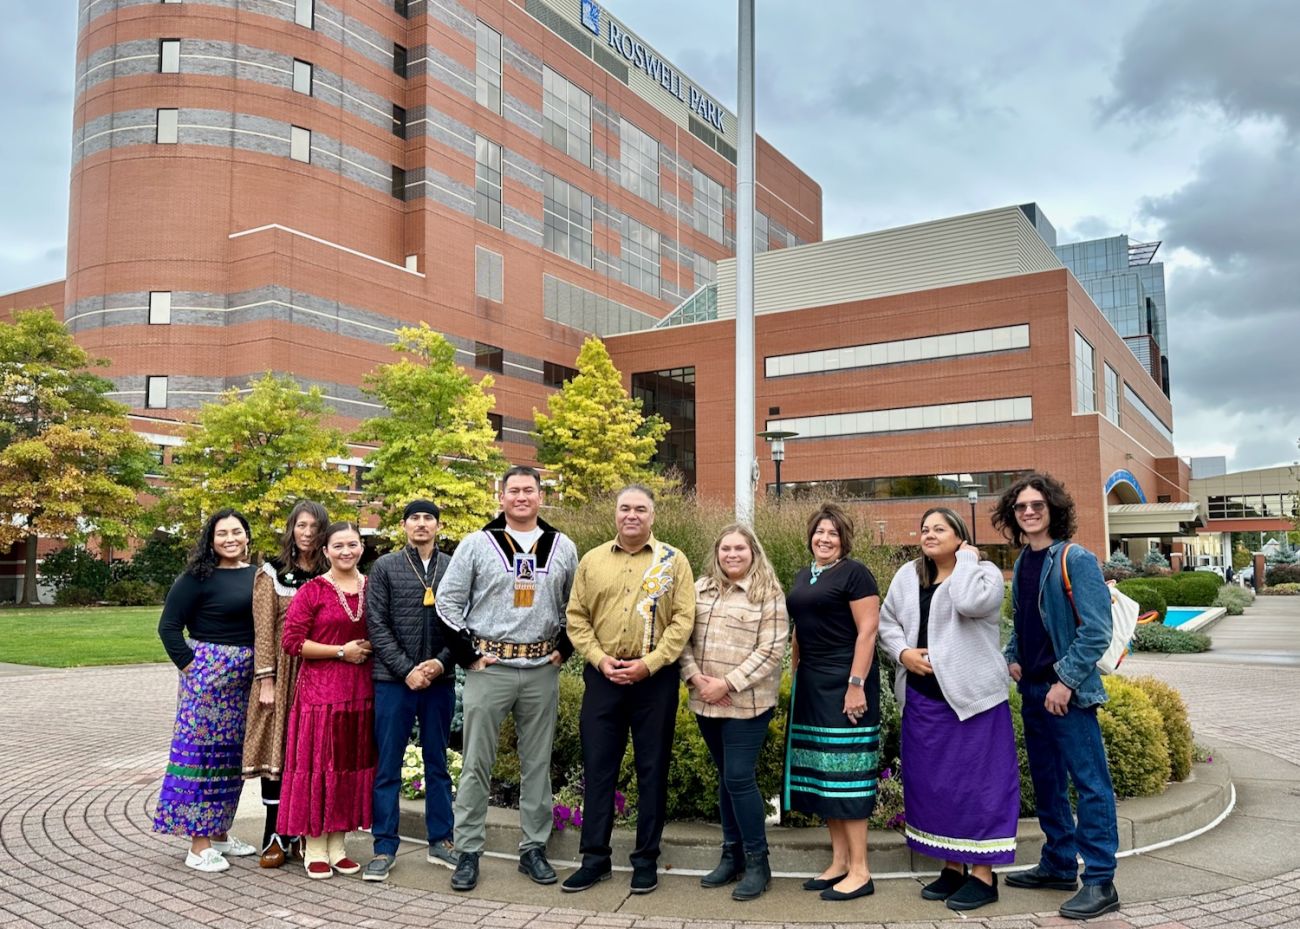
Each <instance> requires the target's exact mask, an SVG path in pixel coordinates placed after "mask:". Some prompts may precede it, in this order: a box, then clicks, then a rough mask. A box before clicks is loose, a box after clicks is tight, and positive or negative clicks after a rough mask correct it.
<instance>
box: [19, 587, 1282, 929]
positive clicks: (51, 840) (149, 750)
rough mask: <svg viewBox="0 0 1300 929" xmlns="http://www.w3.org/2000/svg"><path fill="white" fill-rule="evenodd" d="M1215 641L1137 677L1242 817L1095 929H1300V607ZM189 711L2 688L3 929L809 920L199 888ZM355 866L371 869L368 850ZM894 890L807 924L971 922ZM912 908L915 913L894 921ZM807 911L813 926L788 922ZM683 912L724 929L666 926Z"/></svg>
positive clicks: (748, 910)
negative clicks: (169, 798)
mask: <svg viewBox="0 0 1300 929" xmlns="http://www.w3.org/2000/svg"><path fill="white" fill-rule="evenodd" d="M1213 634H1214V638H1215V643H1216V648H1215V651H1213V652H1211V653H1208V654H1206V655H1200V656H1177V657H1174V656H1158V657H1146V656H1142V657H1139V658H1133V659H1130V662H1129V664H1128V665H1126V668H1125V670H1126V671H1130V669H1131V673H1154V674H1157V675H1158V676H1160V677H1162V678H1164V679H1165V680H1168V681H1170V682H1171V683H1173V684H1174V685H1176V686H1177V687H1179V688H1180V689H1181V690H1182V692H1183V694H1184V695H1185V697H1186V699H1187V701H1188V703H1189V705H1190V707H1191V710H1192V718H1193V723H1194V725H1195V727H1196V732H1197V739H1198V741H1199V742H1202V743H1206V744H1209V745H1214V746H1217V747H1221V748H1223V749H1224V750H1225V753H1226V756H1227V757H1228V758H1230V759H1231V760H1232V761H1231V763H1232V765H1233V777H1234V780H1235V781H1236V783H1237V790H1238V804H1237V808H1236V810H1235V811H1234V812H1233V814H1232V816H1231V817H1229V819H1228V820H1227V821H1226V822H1225V823H1224V824H1223V825H1221V826H1220V827H1218V828H1217V829H1215V830H1213V831H1212V832H1210V833H1208V834H1206V835H1204V836H1201V837H1199V838H1197V839H1194V840H1191V841H1189V842H1187V843H1185V844H1183V845H1178V846H1174V847H1173V848H1170V849H1165V850H1161V851H1159V852H1154V853H1152V854H1148V855H1142V856H1138V857H1134V858H1126V859H1124V860H1123V861H1121V863H1120V871H1119V875H1118V877H1117V878H1116V880H1117V883H1118V884H1119V887H1120V891H1121V895H1122V896H1123V898H1124V900H1125V901H1126V903H1125V906H1124V908H1123V909H1122V910H1121V911H1120V912H1119V913H1118V914H1113V915H1112V916H1110V917H1107V918H1104V919H1102V920H1098V921H1096V922H1094V923H1092V924H1090V925H1094V926H1105V927H1112V929H1121V927H1129V926H1135V927H1136V926H1141V927H1149V926H1157V927H1168V929H1179V927H1186V929H1202V927H1217V926H1259V927H1266V926H1300V856H1298V855H1297V852H1296V850H1295V849H1294V848H1293V847H1292V846H1294V845H1295V844H1296V842H1295V838H1296V836H1297V834H1300V767H1296V766H1300V726H1297V725H1296V713H1295V711H1294V705H1295V695H1296V694H1297V693H1300V598H1294V599H1293V598H1278V599H1271V600H1270V599H1261V600H1259V601H1257V603H1256V605H1255V606H1254V607H1253V608H1252V609H1251V610H1250V611H1249V612H1248V614H1247V615H1246V616H1244V617H1234V618H1229V619H1228V620H1226V621H1225V622H1224V623H1223V624H1221V625H1220V626H1219V627H1218V628H1217V629H1216V630H1215V631H1214V633H1213ZM174 700H175V672H174V670H173V669H172V668H171V667H170V666H150V667H131V668H105V669H96V670H69V671H47V670H42V669H23V668H15V667H12V666H10V667H8V668H6V669H4V670H3V672H0V701H2V702H3V706H4V708H5V713H4V715H3V717H2V718H0V770H3V772H4V776H3V778H2V779H0V845H2V847H0V926H4V927H10V926H15V927H16V926H80V927H110V926H123V927H126V926H138V927H142V929H143V927H151V926H166V927H169V929H186V927H198V926H208V927H218V929H240V927H249V926H257V927H327V926H330V927H332V926H346V927H353V929H360V927H372V926H373V927H387V926H421V927H434V926H436V927H440V929H469V927H484V929H523V927H527V929H558V927H574V926H584V927H591V929H625V927H626V929H633V927H636V929H730V927H733V926H737V927H738V926H740V925H745V926H750V927H760V926H761V927H766V929H774V927H777V926H781V925H782V924H783V922H782V921H784V920H788V919H797V918H802V919H804V920H806V919H808V918H810V917H809V916H808V915H807V912H808V911H809V907H808V906H807V901H806V900H803V899H800V892H799V891H798V890H797V888H796V886H795V884H794V882H792V881H778V882H776V884H775V885H774V887H773V890H772V892H770V893H769V894H767V895H766V896H764V897H763V898H762V899H761V900H760V901H757V902H755V903H753V904H749V905H742V904H732V903H731V902H730V901H726V902H725V904H724V903H723V902H722V901H720V900H717V899H716V895H715V896H714V897H708V896H707V894H706V893H705V892H703V891H700V890H698V888H696V887H695V879H694V878H687V877H681V878H671V877H670V878H667V879H665V881H664V882H663V886H662V887H661V889H660V890H659V891H658V892H657V893H655V894H653V895H651V896H649V897H644V898H629V897H628V896H627V894H626V891H625V889H624V887H625V885H626V880H625V879H624V880H623V881H622V882H620V881H619V880H618V879H617V876H616V879H615V880H613V881H610V882H608V883H607V884H606V885H604V886H603V888H601V890H602V891H603V893H602V894H601V895H600V896H596V895H595V894H588V895H583V896H582V897H578V898H571V897H562V896H561V895H560V893H559V892H558V891H556V890H555V889H554V888H534V887H532V886H531V885H526V884H524V885H522V886H519V881H522V878H518V880H516V878H517V876H516V875H513V870H514V869H513V865H512V864H511V865H509V866H507V863H506V862H502V861H489V862H486V863H485V877H486V878H491V879H493V883H496V884H497V885H499V886H509V887H511V888H513V893H515V894H517V895H518V898H519V899H521V900H527V901H529V902H528V903H503V902H495V901H492V900H488V899H484V898H482V897H479V896H468V897H467V896H459V895H452V894H451V893H450V892H449V891H447V890H445V888H446V886H447V885H446V880H447V877H448V875H449V872H447V871H446V870H444V869H435V868H433V867H431V866H427V865H425V864H424V862H423V861H422V860H421V859H422V855H419V856H418V857H417V854H415V853H414V852H415V851H416V849H415V848H414V847H412V852H411V853H409V858H407V859H406V861H407V862H409V863H406V864H405V865H404V867H405V869H406V870H407V871H409V872H412V873H418V874H419V875H420V879H419V881H418V883H419V884H421V885H423V887H425V888H435V889H433V890H430V889H422V888H421V887H416V886H401V885H399V884H394V885H392V886H388V885H377V884H364V883H362V882H361V881H360V880H358V879H341V878H336V879H334V880H331V881H325V882H311V881H308V880H307V878H306V876H305V875H304V874H303V873H302V872H301V871H300V870H299V869H297V868H287V869H284V870H281V871H262V870H259V869H258V868H257V866H256V863H255V860H253V859H238V860H235V861H234V862H233V866H232V869H231V870H230V871H229V872H227V873H225V874H219V875H202V874H197V873H195V872H192V871H188V870H187V869H186V868H185V867H184V866H183V864H182V858H183V853H184V845H185V843H184V840H182V839H175V838H164V837H160V836H155V835H153V834H152V833H151V832H150V831H149V826H150V815H149V814H150V810H151V808H152V804H153V801H154V798H155V796H156V794H157V790H158V785H159V782H160V779H161V772H162V768H163V764H164V762H165V759H166V754H167V745H168V739H169V737H170V732H171V724H172V719H173V712H174ZM250 799H251V798H250ZM251 805H252V804H250V803H249V802H248V800H246V805H245V809H247V810H248V812H251V813H252V814H253V816H248V815H246V814H243V813H241V818H240V821H239V825H241V826H243V827H244V828H243V829H242V830H237V831H242V832H243V834H244V837H245V838H247V839H252V840H254V841H256V839H257V838H258V836H259V834H260V829H259V828H258V827H257V826H256V825H255V823H256V818H255V817H256V815H257V814H258V812H259V811H258V810H257V809H255V808H254V809H249V807H250V806H251ZM355 849H356V851H357V852H358V853H364V852H368V843H366V842H364V841H363V842H359V843H358V844H356V845H355ZM360 857H363V860H364V858H366V857H368V855H366V854H362V855H360ZM498 875H499V878H498V877H497V876H498ZM395 876H396V872H395ZM401 883H408V882H406V881H404V882H401ZM485 883H486V882H485ZM881 883H882V884H884V885H890V886H887V887H882V888H881V891H880V892H879V893H878V895H877V897H876V898H871V899H867V900H864V901H858V902H854V903H851V904H848V905H847V906H846V907H844V908H840V909H830V910H826V911H825V912H826V913H827V914H829V915H826V916H820V915H817V914H820V913H822V912H823V911H820V910H818V911H815V912H814V915H813V916H812V917H811V918H826V919H834V920H835V922H833V923H832V922H826V923H809V922H798V923H794V924H792V925H797V926H799V927H801V929H806V927H810V926H815V927H819V929H831V927H832V926H837V927H838V926H868V927H877V926H882V925H888V926H890V927H895V929H902V927H908V929H913V927H915V929H920V927H930V926H934V925H936V923H933V922H914V921H913V922H883V923H882V922H881V920H885V919H888V918H889V917H891V916H893V917H895V918H896V917H897V916H899V915H900V914H906V915H907V916H908V918H913V919H914V918H915V916H914V915H913V914H917V913H924V914H925V918H928V919H933V920H936V921H939V922H947V923H948V924H950V925H951V924H952V920H955V919H956V918H958V917H956V916H955V915H953V914H949V913H948V912H947V911H946V910H939V911H937V912H936V911H935V909H934V908H933V907H926V908H924V909H918V908H917V907H916V906H915V905H914V904H913V903H912V902H911V901H912V898H914V897H915V896H916V888H915V886H914V885H913V883H912V882H911V881H906V880H900V881H887V882H881ZM606 888H607V890H606ZM1210 888H1213V889H1210ZM1197 891H1205V892H1199V893H1198V892H1197ZM1057 896H1059V895H1051V894H1047V893H1045V892H1044V893H1042V894H1041V895H1040V894H1034V893H1026V892H1016V891H1012V890H1005V889H1004V891H1003V895H1002V901H1001V903H1000V904H999V908H998V913H999V914H1012V913H1016V912H1017V908H1019V915H991V916H988V917H985V918H976V919H967V920H965V922H966V923H968V924H971V925H974V926H981V927H988V929H1019V927H1031V926H1053V925H1060V924H1063V923H1067V922H1068V921H1066V920H1061V919H1059V918H1058V917H1056V915H1055V910H1054V907H1055V906H1056V905H1057V904H1058V903H1059V900H1057V899H1056V897H1057ZM903 900H906V901H907V902H906V905H895V902H896V901H903ZM918 902H919V901H918ZM564 904H571V905H573V906H582V905H584V904H585V905H586V906H589V907H596V906H599V907H603V908H604V909H605V911H604V912H592V911H591V910H582V909H574V908H570V907H569V906H565V905H564ZM801 906H802V908H803V910H804V911H805V912H804V913H802V914H801V915H800V916H789V915H785V916H782V915H781V914H783V913H787V912H788V911H790V910H791V909H792V908H793V909H796V910H797V909H799V908H800V907H801ZM900 907H901V908H900ZM1035 910H1036V911H1037V912H1034V911H1035ZM1025 911H1029V912H1025ZM669 912H690V913H695V914H697V915H711V916H713V917H714V918H712V919H710V921H707V922H705V921H701V920H698V919H697V920H690V919H680V918H667V917H665V916H664V915H663V914H664V913H669ZM723 914H725V915H723ZM744 917H748V919H747V920H745V921H744V922H743V923H742V922H741V920H742V918H744ZM945 917H951V918H950V919H947V918H945ZM757 920H766V921H764V922H758V921H757ZM773 920H781V921H773Z"/></svg>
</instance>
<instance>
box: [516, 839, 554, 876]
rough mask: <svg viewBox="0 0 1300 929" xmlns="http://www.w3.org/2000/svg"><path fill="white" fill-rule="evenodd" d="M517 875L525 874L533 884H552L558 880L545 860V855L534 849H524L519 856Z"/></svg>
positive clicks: (538, 849)
mask: <svg viewBox="0 0 1300 929" xmlns="http://www.w3.org/2000/svg"><path fill="white" fill-rule="evenodd" d="M519 873H520V874H527V875H528V879H529V880H530V881H532V882H533V883H534V884H554V883H555V882H556V881H557V880H559V878H558V877H556V876H555V869H554V868H552V867H551V863H550V862H549V861H547V860H546V853H545V852H543V851H542V850H541V849H540V848H536V847H534V848H529V849H525V850H524V853H523V854H522V855H520V856H519Z"/></svg>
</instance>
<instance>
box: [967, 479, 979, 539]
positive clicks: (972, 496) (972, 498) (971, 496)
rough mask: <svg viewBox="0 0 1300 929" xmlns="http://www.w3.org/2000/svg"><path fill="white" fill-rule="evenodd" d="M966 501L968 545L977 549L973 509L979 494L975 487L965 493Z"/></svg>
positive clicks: (977, 502) (977, 501)
mask: <svg viewBox="0 0 1300 929" xmlns="http://www.w3.org/2000/svg"><path fill="white" fill-rule="evenodd" d="M966 499H967V500H968V501H969V502H970V544H971V545H974V546H975V547H976V548H979V542H978V540H977V532H978V531H977V530H976V528H975V507H976V506H977V505H978V504H979V502H980V492H979V489H978V488H977V487H972V488H971V489H970V490H969V491H967V493H966Z"/></svg>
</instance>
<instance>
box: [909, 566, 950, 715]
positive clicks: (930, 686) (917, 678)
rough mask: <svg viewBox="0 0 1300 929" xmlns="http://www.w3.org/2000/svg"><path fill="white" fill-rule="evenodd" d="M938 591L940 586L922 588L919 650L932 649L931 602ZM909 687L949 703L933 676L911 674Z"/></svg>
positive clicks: (917, 640)
mask: <svg viewBox="0 0 1300 929" xmlns="http://www.w3.org/2000/svg"><path fill="white" fill-rule="evenodd" d="M938 589H939V585H938V584H932V585H931V586H929V587H922V588H921V628H920V630H919V631H918V632H917V635H916V647H917V648H929V647H930V602H931V601H932V600H934V592H935V591H936V590H938ZM907 687H908V689H909V690H915V691H916V692H918V693H922V694H925V695H926V696H927V697H929V698H930V699H931V700H943V701H944V702H945V703H946V702H947V700H946V699H945V698H944V695H943V688H942V687H940V686H939V679H938V678H937V677H935V676H934V675H933V674H926V675H921V674H910V673H909V674H908V675H907Z"/></svg>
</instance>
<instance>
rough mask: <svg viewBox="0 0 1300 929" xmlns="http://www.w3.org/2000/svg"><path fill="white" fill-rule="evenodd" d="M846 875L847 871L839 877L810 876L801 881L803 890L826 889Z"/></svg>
mask: <svg viewBox="0 0 1300 929" xmlns="http://www.w3.org/2000/svg"><path fill="white" fill-rule="evenodd" d="M848 876H849V875H848V872H845V873H844V874H841V875H840V876H839V877H810V878H808V880H806V881H804V882H803V885H802V886H803V889H804V890H826V889H828V888H831V887H834V886H835V885H836V884H838V883H839V882H840V881H842V880H844V879H845V878H846V877H848Z"/></svg>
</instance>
